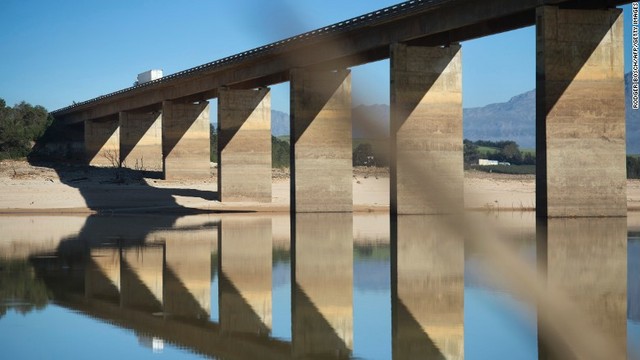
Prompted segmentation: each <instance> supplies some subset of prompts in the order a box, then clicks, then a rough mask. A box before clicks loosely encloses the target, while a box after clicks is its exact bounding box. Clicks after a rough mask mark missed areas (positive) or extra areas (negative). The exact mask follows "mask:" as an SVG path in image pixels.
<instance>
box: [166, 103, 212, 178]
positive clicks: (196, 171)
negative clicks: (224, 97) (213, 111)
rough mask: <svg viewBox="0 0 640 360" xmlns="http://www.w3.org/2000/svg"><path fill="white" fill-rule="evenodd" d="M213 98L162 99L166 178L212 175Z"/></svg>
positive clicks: (205, 176)
mask: <svg viewBox="0 0 640 360" xmlns="http://www.w3.org/2000/svg"><path fill="white" fill-rule="evenodd" d="M209 139H210V133H209V102H207V101H201V102H199V103H181V102H176V101H163V102H162V153H163V156H164V177H165V179H184V178H189V179H202V178H207V177H209V162H210V146H211V145H210V143H209V142H210V140H209Z"/></svg>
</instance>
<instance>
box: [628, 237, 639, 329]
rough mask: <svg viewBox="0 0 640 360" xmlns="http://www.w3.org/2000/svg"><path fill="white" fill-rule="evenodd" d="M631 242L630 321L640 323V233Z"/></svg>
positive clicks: (629, 276)
mask: <svg viewBox="0 0 640 360" xmlns="http://www.w3.org/2000/svg"><path fill="white" fill-rule="evenodd" d="M629 240H630V241H629V243H628V247H627V251H628V252H629V255H628V258H629V273H628V275H627V276H628V284H629V285H628V286H629V301H628V304H629V319H631V320H633V321H635V322H638V323H640V233H634V234H632V236H630V239H629Z"/></svg>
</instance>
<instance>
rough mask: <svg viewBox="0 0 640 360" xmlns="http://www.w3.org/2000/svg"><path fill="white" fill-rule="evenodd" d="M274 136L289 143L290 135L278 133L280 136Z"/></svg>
mask: <svg viewBox="0 0 640 360" xmlns="http://www.w3.org/2000/svg"><path fill="white" fill-rule="evenodd" d="M276 138H277V139H278V140H282V141H286V142H288V143H291V136H289V135H280V136H276Z"/></svg>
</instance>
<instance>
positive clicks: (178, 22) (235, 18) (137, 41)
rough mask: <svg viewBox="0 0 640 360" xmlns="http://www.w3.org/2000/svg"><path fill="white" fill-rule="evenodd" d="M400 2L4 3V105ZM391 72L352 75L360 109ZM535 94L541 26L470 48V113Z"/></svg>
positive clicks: (221, 53)
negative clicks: (537, 30) (537, 33)
mask: <svg viewBox="0 0 640 360" xmlns="http://www.w3.org/2000/svg"><path fill="white" fill-rule="evenodd" d="M398 2H399V1H398V0H349V1H344V0H323V1H296V0H272V1H264V0H234V1H212V0H189V1H175V0H174V1H171V0H111V1H71V0H59V1H51V0H47V1H43V0H1V1H0V49H1V51H0V54H2V60H1V62H0V97H1V98H4V99H5V100H6V102H7V103H8V104H9V105H13V104H15V103H17V102H19V101H21V100H25V101H27V102H30V103H32V104H40V105H43V106H45V107H46V108H47V109H49V110H55V109H58V108H61V107H64V106H67V105H69V104H71V103H72V101H83V100H87V99H90V98H93V97H96V96H99V95H102V94H106V93H109V92H112V91H116V90H119V89H122V88H124V87H128V86H130V85H131V84H132V83H133V81H134V80H135V78H136V75H137V74H138V73H141V72H143V71H146V70H149V69H154V68H160V69H163V70H164V73H165V75H166V74H170V73H174V72H177V71H180V70H184V69H187V68H190V67H193V66H196V65H199V64H202V63H206V62H209V61H213V60H216V59H219V58H222V57H225V56H228V55H232V54H235V53H238V52H242V51H244V50H248V49H251V48H254V47H258V46H261V45H264V44H266V43H269V42H273V41H277V40H280V39H282V38H285V37H288V36H292V35H296V34H298V33H301V32H304V31H307V30H312V29H315V28H319V27H322V26H325V25H328V24H331V23H335V22H338V21H341V20H345V19H347V18H350V17H354V16H357V15H361V14H363V13H365V12H369V11H373V10H377V9H379V8H382V7H385V6H389V5H393V4H396V3H398ZM625 8H629V6H627V7H625ZM625 12H626V14H625V15H626V18H625V30H626V31H627V34H626V35H627V36H628V35H629V34H628V33H629V32H630V18H629V13H630V10H627V11H625ZM625 44H630V40H629V39H627V40H625ZM629 47H630V46H627V52H629V51H630V50H629ZM629 57H630V55H627V56H626V59H629ZM388 66H389V63H388V61H380V62H377V63H372V64H368V65H363V66H360V67H356V68H354V69H353V89H354V104H359V103H365V104H374V103H387V104H388V102H389V100H388V98H389V74H388V72H389V69H388ZM627 69H629V61H627ZM627 71H628V70H627ZM534 87H535V33H534V28H533V27H530V28H525V29H520V30H516V31H512V32H508V33H504V34H499V35H495V36H491V37H486V38H482V39H478V40H473V41H468V42H465V43H463V101H464V106H465V107H475V106H483V105H486V104H489V103H495V102H504V101H507V100H509V98H511V97H512V96H514V95H517V94H520V93H522V92H525V91H528V90H532V89H533V88H534ZM272 89H273V94H272V101H273V108H274V109H276V110H280V111H284V112H288V110H289V95H288V84H281V85H276V86H273V87H272Z"/></svg>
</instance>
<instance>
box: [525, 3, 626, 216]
mask: <svg viewBox="0 0 640 360" xmlns="http://www.w3.org/2000/svg"><path fill="white" fill-rule="evenodd" d="M536 16H537V20H536V26H537V39H536V40H537V71H536V78H537V87H536V138H537V140H536V142H537V143H536V162H537V176H536V209H537V210H536V212H537V216H538V217H583V216H626V213H627V203H626V162H625V161H626V159H625V155H626V144H625V91H624V61H623V57H624V51H623V49H624V44H623V20H622V13H621V10H619V9H609V10H574V9H559V8H557V7H552V6H543V7H540V8H538V9H537V13H536Z"/></svg>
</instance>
